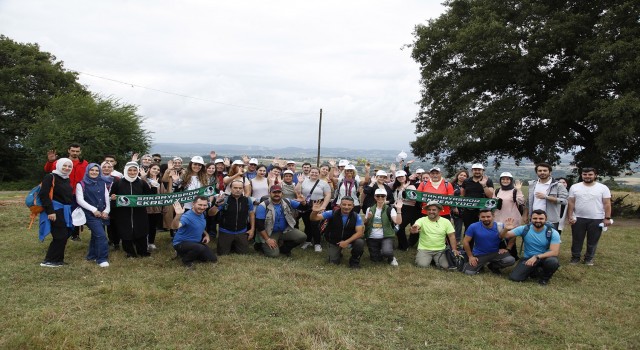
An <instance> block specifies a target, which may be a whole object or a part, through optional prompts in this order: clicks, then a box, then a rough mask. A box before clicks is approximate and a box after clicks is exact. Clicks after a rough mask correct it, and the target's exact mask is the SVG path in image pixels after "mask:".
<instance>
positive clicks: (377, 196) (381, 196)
mask: <svg viewBox="0 0 640 350" xmlns="http://www.w3.org/2000/svg"><path fill="white" fill-rule="evenodd" d="M384 197H386V196H385V195H384V194H376V198H384Z"/></svg>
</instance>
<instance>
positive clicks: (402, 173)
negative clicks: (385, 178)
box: [396, 170, 407, 177]
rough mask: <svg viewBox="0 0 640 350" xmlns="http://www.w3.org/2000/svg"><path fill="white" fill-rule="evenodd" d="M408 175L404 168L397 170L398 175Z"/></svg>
mask: <svg viewBox="0 0 640 350" xmlns="http://www.w3.org/2000/svg"><path fill="white" fill-rule="evenodd" d="M400 176H407V173H406V172H405V171H404V170H398V171H396V177H400Z"/></svg>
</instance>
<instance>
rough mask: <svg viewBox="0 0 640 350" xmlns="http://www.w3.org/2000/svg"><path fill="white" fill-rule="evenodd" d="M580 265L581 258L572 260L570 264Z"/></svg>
mask: <svg viewBox="0 0 640 350" xmlns="http://www.w3.org/2000/svg"><path fill="white" fill-rule="evenodd" d="M579 263H580V258H571V260H570V261H569V264H572V265H575V264H579Z"/></svg>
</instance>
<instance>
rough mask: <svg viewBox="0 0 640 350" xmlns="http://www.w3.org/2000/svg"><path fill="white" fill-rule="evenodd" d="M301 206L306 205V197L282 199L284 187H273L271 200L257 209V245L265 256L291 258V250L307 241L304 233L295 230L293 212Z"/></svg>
mask: <svg viewBox="0 0 640 350" xmlns="http://www.w3.org/2000/svg"><path fill="white" fill-rule="evenodd" d="M301 204H302V205H303V204H306V202H305V199H304V197H302V196H298V200H293V199H292V200H289V199H282V187H281V186H280V185H273V186H271V188H270V189H269V199H268V200H265V201H263V202H262V203H260V205H258V207H257V208H256V231H257V232H258V234H257V235H256V245H257V249H261V250H262V252H263V253H264V255H266V256H269V257H277V256H278V255H280V254H284V255H287V256H290V255H291V250H292V249H293V248H295V247H297V246H298V245H300V244H302V242H304V241H305V240H306V239H307V235H306V234H305V233H304V232H302V231H300V230H298V229H295V228H294V226H295V224H296V222H295V219H294V217H293V210H294V209H297V208H298V207H300V205H301Z"/></svg>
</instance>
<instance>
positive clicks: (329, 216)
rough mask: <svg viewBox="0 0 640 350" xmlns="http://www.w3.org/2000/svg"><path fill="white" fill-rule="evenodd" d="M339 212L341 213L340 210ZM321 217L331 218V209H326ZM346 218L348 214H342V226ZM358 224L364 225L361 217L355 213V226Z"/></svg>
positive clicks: (345, 222)
mask: <svg viewBox="0 0 640 350" xmlns="http://www.w3.org/2000/svg"><path fill="white" fill-rule="evenodd" d="M340 214H342V212H340ZM322 217H323V218H325V219H331V218H332V217H333V210H327V211H325V212H323V213H322ZM348 218H349V214H342V226H344V225H346V224H347V219H348ZM358 226H364V224H363V223H362V217H360V215H358V214H356V227H358Z"/></svg>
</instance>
